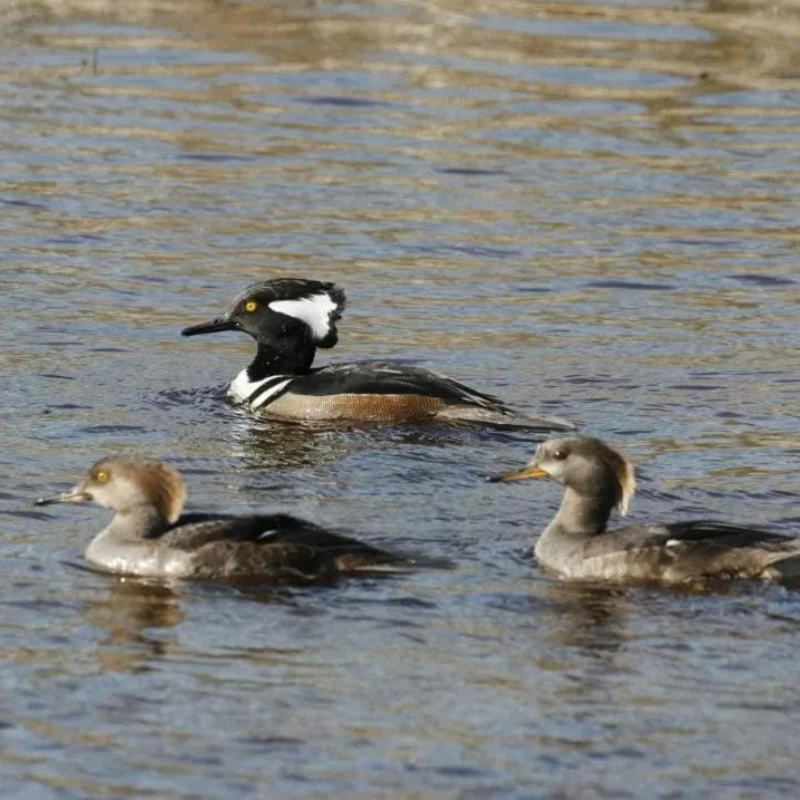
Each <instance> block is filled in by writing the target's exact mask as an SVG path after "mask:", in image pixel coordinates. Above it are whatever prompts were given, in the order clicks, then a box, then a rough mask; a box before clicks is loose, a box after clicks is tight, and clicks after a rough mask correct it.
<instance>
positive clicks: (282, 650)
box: [0, 0, 800, 800]
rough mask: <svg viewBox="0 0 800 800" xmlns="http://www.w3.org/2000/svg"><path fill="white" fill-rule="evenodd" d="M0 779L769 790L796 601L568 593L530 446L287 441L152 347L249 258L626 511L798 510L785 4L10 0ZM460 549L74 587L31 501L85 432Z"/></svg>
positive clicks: (172, 341) (70, 515) (799, 699)
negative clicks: (240, 575)
mask: <svg viewBox="0 0 800 800" xmlns="http://www.w3.org/2000/svg"><path fill="white" fill-rule="evenodd" d="M0 31H2V34H0V205H1V206H2V214H0V237H2V242H3V256H2V266H1V267H0V277H2V282H3V291H2V293H0V311H1V312H2V321H3V328H2V329H3V347H2V350H0V366H1V367H2V371H3V375H4V382H3V391H2V395H0V397H1V398H2V412H3V413H2V427H3V442H4V446H3V448H2V449H1V450H0V463H1V464H2V469H3V474H4V475H5V481H4V482H3V487H2V489H1V490H0V515H2V517H1V518H2V523H3V524H2V528H0V532H1V533H2V536H0V547H2V552H1V553H0V555H1V556H2V558H0V580H1V581H2V585H3V587H4V588H3V591H2V600H0V602H1V603H2V616H1V617H0V646H2V656H3V661H4V666H3V670H2V671H0V687H2V692H0V785H2V787H3V797H15V798H16V797H19V798H37V800H39V799H40V798H44V799H45V800H47V799H48V798H59V800H61V798H94V797H97V798H101V797H103V798H106V797H158V798H169V799H170V800H171V799H172V798H175V799H178V798H180V800H184V799H187V800H188V798H200V797H259V798H268V797H269V798H273V797H281V798H292V797H302V798H329V797H334V796H337V797H344V796H346V797H353V798H376V797H386V798H389V797H391V798H398V797H404V798H423V797H424V798H456V797H457V798H469V799H470V800H473V798H474V799H477V798H496V797H497V798H499V797H502V798H529V797H534V796H535V797H547V798H576V797H580V798H595V797H611V796H613V797H645V796H646V797H665V798H666V797H669V798H675V797H693V798H694V797H705V796H707V797H720V796H726V797H741V798H753V797H759V798H763V797H776V798H777V797H787V796H795V795H797V794H798V793H800V778H798V773H797V763H798V756H800V752H798V751H799V749H800V748H798V744H797V735H796V732H797V726H798V723H800V691H798V688H797V679H796V675H797V670H796V664H797V650H798V646H800V634H798V631H799V630H800V596H798V594H797V593H796V592H794V591H790V590H788V589H785V588H782V587H774V586H761V585H755V586H731V587H730V588H728V589H727V590H725V591H714V592H706V593H691V592H681V591H668V590H663V591H659V590H654V589H630V590H614V591H600V590H594V591H591V590H587V589H581V588H575V587H570V586H565V585H562V584H559V583H557V582H554V581H552V580H550V579H548V578H546V577H545V576H543V575H542V574H540V573H539V572H537V570H536V569H535V567H534V565H533V563H532V560H531V558H530V555H529V548H530V545H531V543H532V541H533V534H534V533H535V532H536V531H538V530H540V529H541V528H542V527H543V526H544V524H546V522H547V520H548V519H549V518H550V516H551V515H552V513H553V511H554V509H555V507H556V504H557V502H558V499H559V491H558V488H557V487H556V486H554V485H546V484H544V485H533V484H529V485H526V484H521V485H509V486H505V485H503V486H498V485H489V484H486V483H484V482H483V477H484V476H485V475H486V474H488V473H492V472H497V471H500V470H503V469H510V468H512V467H516V466H519V465H521V464H522V463H523V461H524V460H526V459H527V458H528V457H529V455H530V453H531V451H532V448H533V442H532V441H531V440H530V438H529V437H528V436H526V435H525V434H523V433H514V432H499V431H487V430H480V429H453V428H441V427H437V426H416V427H407V428H393V429H392V428H390V429H383V430H381V429H376V428H367V429H358V428H357V427H356V428H346V427H345V428H333V429H304V428H302V427H298V426H281V425H276V424H271V423H268V422H264V421H257V420H253V419H252V418H251V417H249V416H248V415H247V414H245V413H243V412H241V411H239V410H236V409H233V408H230V407H228V406H227V405H226V404H225V403H224V400H223V396H222V389H223V387H224V385H225V384H226V383H227V381H228V380H230V379H231V378H232V377H233V376H234V375H235V373H236V372H237V371H238V370H239V369H240V368H241V367H242V366H243V365H244V364H245V363H246V361H247V359H248V357H249V354H250V353H251V352H252V344H251V343H250V342H249V341H245V340H244V338H238V337H237V336H236V335H234V334H229V335H220V336H218V337H208V338H204V339H202V340H201V339H197V340H181V339H180V337H179V331H180V329H181V328H182V327H183V326H185V325H188V324H192V323H195V322H199V321H202V320H204V319H207V318H209V317H211V316H214V315H216V314H218V313H219V312H221V311H222V310H223V309H224V307H225V305H226V304H227V302H228V300H229V298H230V297H231V296H232V295H233V294H235V293H236V292H238V291H239V290H240V289H241V288H242V287H243V286H244V285H246V284H247V283H249V282H251V281H254V280H257V279H262V278H268V277H279V276H292V275H300V276H304V277H313V278H318V279H325V280H335V281H337V282H338V283H340V284H341V285H342V286H344V287H345V288H346V289H347V291H348V296H349V308H348V311H347V313H346V316H345V319H344V320H343V322H342V324H341V325H340V332H341V342H340V344H339V346H338V347H337V348H336V350H335V351H333V352H331V353H323V354H322V357H321V359H320V361H321V362H322V361H324V360H325V359H327V358H328V357H330V358H334V359H340V360H341V359H357V358H400V359H407V360H409V361H410V362H413V363H418V364H420V365H424V366H428V367H432V368H435V369H438V370H441V371H444V372H446V373H448V374H451V375H453V376H456V377H458V378H460V379H462V380H464V381H466V382H469V383H471V384H472V385H474V386H476V387H477V388H481V389H483V390H485V391H491V392H495V393H498V394H500V395H502V396H503V397H504V398H506V399H507V400H509V401H511V402H512V403H513V404H515V405H516V406H518V407H520V408H521V409H523V410H528V411H531V412H536V411H544V412H549V413H557V414H560V415H563V416H566V417H569V418H572V419H576V420H579V421H580V422H581V423H582V424H583V425H584V427H585V429H586V430H588V431H591V432H593V433H596V434H598V435H600V436H602V437H604V438H607V439H609V440H611V441H613V442H615V443H617V444H618V445H619V446H620V447H622V448H623V449H624V451H625V452H626V453H627V454H628V455H629V456H630V457H631V458H633V459H634V460H635V461H636V462H637V464H638V465H639V467H640V469H639V479H640V491H639V494H638V495H637V498H636V499H635V501H634V503H633V508H632V513H631V516H630V518H631V519H633V520H645V519H654V518H678V517H684V518H685V517H691V516H698V515H700V516H704V517H707V516H716V517H720V518H725V519H729V520H735V521H739V522H748V523H753V524H769V525H771V526H773V527H775V528H776V529H777V530H780V531H783V532H785V533H797V522H798V517H799V516H800V515H799V514H798V499H799V498H798V489H797V475H796V471H797V459H798V452H799V451H800V435H798V433H797V418H798V412H797V385H798V380H799V379H798V377H797V376H798V375H800V356H798V353H800V348H799V347H798V345H800V333H799V332H798V331H800V324H799V323H800V313H799V312H798V310H797V309H798V308H800V305H799V301H800V283H798V276H797V269H796V264H797V259H798V250H799V249H800V230H799V229H798V224H797V219H798V201H799V200H800V184H799V183H798V181H797V166H798V160H797V152H798V145H800V134H799V133H798V130H800V129H799V128H798V122H800V81H799V80H798V77H797V76H798V75H800V54H799V52H798V48H797V42H798V37H800V13H799V12H798V10H797V6H796V4H794V3H792V2H789V0H785V2H777V3H771V4H769V5H768V6H766V7H764V6H763V4H760V3H756V2H748V1H747V0H744V1H743V2H736V3H732V2H730V3H728V2H719V1H713V0H708V2H692V3H681V2H677V0H652V1H648V0H639V2H637V3H631V2H622V1H621V0H620V1H618V2H608V3H601V2H591V0H586V2H574V3H572V2H570V3H560V4H547V3H540V2H529V3H519V2H511V0H508V1H504V2H494V3H488V2H478V1H476V2H471V3H463V2H461V3H455V2H447V0H438V1H437V0H434V2H431V3H424V4H421V3H420V4H412V3H391V2H366V1H365V2H352V3H302V4H297V3H283V2H274V3H259V2H244V1H241V2H230V3H219V2H213V1H212V0H171V1H170V2H167V1H166V0H165V1H164V2H140V3H135V4H123V5H120V4H117V3H110V2H109V3H107V2H105V0H93V1H92V0H43V1H42V0H40V1H39V2H30V3H29V2H27V1H26V0H5V3H4V4H3V6H2V8H1V9H0ZM129 452H136V453H143V454H147V455H149V456H153V457H158V458H164V459H168V460H170V461H171V462H172V463H174V464H176V465H177V466H178V467H179V468H180V469H181V470H182V471H183V472H184V473H185V475H186V479H187V482H188V484H189V488H190V507H191V509H193V510H210V509H223V508H224V509H226V510H229V511H239V512H247V511H253V510H257V509H259V510H261V509H284V510H287V509H291V510H293V511H294V512H295V513H297V514H299V515H303V516H306V517H308V518H311V519H314V520H316V521H318V522H321V523H324V524H328V525H330V526H334V527H340V528H341V529H343V530H346V531H351V532H355V533H357V534H359V535H360V536H362V537H363V538H365V539H368V540H369V541H371V542H376V543H378V544H379V545H382V546H388V547H391V546H395V547H401V548H404V549H411V550H422V551H424V552H426V553H429V554H430V555H433V556H442V557H445V558H449V559H451V560H452V561H453V562H455V564H456V568H455V569H453V570H449V571H424V572H420V573H418V574H415V575H411V576H405V577H400V578H394V579H390V580H368V581H352V582H348V583H344V584H342V585H340V586H337V587H334V588H321V589H320V588H316V589H301V590H296V591H281V592H275V591H269V590H268V589H264V590H261V591H257V592H254V591H251V592H242V591H238V590H235V589H230V588H224V587H223V588H219V587H209V586H199V585H198V586H195V585H191V586H182V587H179V588H175V589H166V588H160V587H157V586H152V585H145V584H141V583H137V582H135V581H118V580H114V579H110V578H107V577H104V576H102V575H97V574H94V573H91V572H87V571H85V570H83V569H81V568H80V567H81V565H82V551H83V549H84V547H85V546H86V544H87V542H88V540H89V539H90V537H91V535H92V533H93V532H95V531H97V530H98V529H99V528H100V527H101V525H102V524H103V520H104V519H105V514H104V512H103V511H101V510H99V509H96V508H85V509H84V508H58V509H56V510H55V511H53V512H52V513H51V512H50V510H49V509H48V513H43V511H41V510H39V509H34V508H33V507H32V506H31V502H32V500H33V499H34V498H35V497H37V496H40V495H41V494H43V493H50V492H52V491H54V490H56V489H59V488H63V487H66V486H67V485H68V484H71V483H72V482H73V481H74V480H75V479H76V478H77V477H78V476H79V475H80V474H81V473H82V471H83V470H84V469H85V467H86V466H87V465H88V464H90V463H92V462H93V461H94V460H95V459H97V458H98V457H100V456H101V455H106V454H112V453H129Z"/></svg>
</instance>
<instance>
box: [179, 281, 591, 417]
mask: <svg viewBox="0 0 800 800" xmlns="http://www.w3.org/2000/svg"><path fill="white" fill-rule="evenodd" d="M344 307H345V296H344V291H343V290H342V289H340V288H339V287H337V286H336V285H334V284H333V283H321V282H320V281H310V280H301V279H294V278H281V279H277V280H270V281H262V282H259V283H254V284H251V285H250V286H248V287H247V288H246V289H245V290H244V291H243V292H241V293H240V294H238V295H237V296H236V297H235V298H234V299H233V301H232V302H231V303H230V305H229V306H228V310H227V311H226V313H225V315H224V316H222V317H219V318H218V319H214V320H211V321H210V322H204V323H202V324H200V325H194V326H192V327H189V328H185V329H184V330H183V332H182V334H183V336H197V335H199V334H203V333H215V332H217V331H231V330H236V331H243V332H244V333H247V334H249V335H250V336H252V337H253V338H254V339H255V340H256V342H257V344H258V350H257V352H256V357H255V359H254V360H253V363H252V364H250V366H249V367H246V368H245V369H243V370H242V371H241V372H240V373H239V374H238V375H237V376H236V379H235V380H234V381H233V383H231V385H230V387H229V388H228V397H229V398H231V399H232V400H233V401H234V402H236V403H243V404H246V405H247V406H248V407H249V408H250V409H251V410H252V411H259V412H265V413H266V414H268V415H270V416H273V417H277V418H281V419H287V420H365V421H369V420H372V421H383V422H394V421H397V422H403V421H410V420H422V419H432V418H436V419H445V420H462V421H470V422H486V423H490V424H498V425H519V426H524V427H532V428H543V429H546V430H571V429H574V428H575V426H574V425H573V424H571V423H569V422H567V421H565V420H562V419H559V418H557V417H527V416H524V415H522V414H517V413H515V412H514V411H512V410H511V409H510V408H509V407H508V406H506V405H505V404H504V403H503V402H502V401H501V400H499V399H498V398H496V397H492V396H491V395H488V394H483V393H482V392H478V391H476V390H475V389H471V388H469V387H468V386H465V385H464V384H461V383H458V382H457V381H454V380H451V379H450V378H447V377H445V376H443V375H438V374H437V373H435V372H430V371H429V370H426V369H420V368H417V367H406V366H400V365H398V364H392V363H386V362H362V363H355V364H331V365H328V366H326V367H322V368H316V369H312V368H311V365H312V363H313V361H314V355H315V354H316V350H317V348H318V347H326V348H327V347H333V346H334V345H335V344H336V342H337V341H338V333H337V330H336V322H337V320H339V319H341V317H342V311H343V310H344Z"/></svg>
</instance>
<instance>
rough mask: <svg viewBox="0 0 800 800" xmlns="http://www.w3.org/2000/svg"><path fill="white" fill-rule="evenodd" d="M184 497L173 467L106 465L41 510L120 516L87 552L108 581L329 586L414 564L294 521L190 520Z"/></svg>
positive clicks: (135, 462)
mask: <svg viewBox="0 0 800 800" xmlns="http://www.w3.org/2000/svg"><path fill="white" fill-rule="evenodd" d="M185 501H186V488H185V486H184V483H183V480H182V478H181V476H180V473H179V472H178V471H177V470H176V469H175V468H174V467H172V466H170V465H168V464H165V463H163V462H160V461H153V460H149V459H138V458H134V459H129V458H103V459H101V460H99V461H97V462H96V463H95V464H93V465H92V467H91V468H90V469H89V470H88V471H87V473H86V474H85V476H84V477H83V479H82V480H81V481H80V482H79V483H78V484H77V485H76V486H75V487H74V488H72V489H71V490H69V491H67V492H64V493H63V494H58V495H55V496H52V497H43V498H41V499H39V500H37V501H36V505H40V506H45V505H51V504H53V503H89V502H93V503H96V504H97V505H99V506H102V507H104V508H110V509H112V510H113V511H114V512H115V514H114V517H113V519H112V520H111V522H110V524H109V525H108V526H107V527H106V528H104V529H103V530H102V531H101V532H100V533H99V534H97V536H95V537H94V539H93V540H92V541H91V543H90V544H89V546H88V548H87V549H86V559H87V561H88V562H89V564H90V565H91V566H92V567H94V568H96V569H98V570H100V571H103V572H109V573H116V574H118V575H131V576H138V577H142V578H159V579H180V580H185V579H194V580H204V581H240V580H256V581H259V582H268V583H270V584H289V583H314V582H331V581H335V580H336V579H337V578H339V577H341V576H346V575H352V574H356V573H371V574H376V573H381V572H392V571H404V570H408V569H410V568H412V567H413V566H414V563H413V560H412V559H409V558H404V557H400V556H397V555H394V554H391V553H388V552H385V551H384V550H381V549H378V548H376V547H372V546H371V545H368V544H365V543H363V542H360V541H358V540H357V539H352V538H350V537H348V536H343V535H340V534H338V533H333V532H330V531H328V530H326V529H324V528H322V527H320V526H319V525H316V524H315V523H313V522H308V521H306V520H303V519H298V518H297V517H294V516H292V515H290V514H256V515H248V516H235V515H230V514H197V513H194V514H184V513H183V507H184V503H185Z"/></svg>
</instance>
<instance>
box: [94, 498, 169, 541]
mask: <svg viewBox="0 0 800 800" xmlns="http://www.w3.org/2000/svg"><path fill="white" fill-rule="evenodd" d="M168 526H169V523H168V522H167V521H166V520H165V519H164V517H163V516H162V515H161V514H160V513H159V512H158V510H157V509H156V508H155V507H153V506H151V505H149V504H145V503H142V504H140V505H135V506H131V507H130V508H126V509H125V510H124V511H117V513H116V514H115V515H114V519H112V520H111V524H110V525H109V526H108V527H107V528H106V529H105V531H104V533H105V534H106V535H107V536H106V538H107V539H114V540H117V541H120V542H122V541H126V542H131V541H146V540H148V539H155V538H157V537H158V536H159V535H160V534H161V533H163V532H164V531H165V530H166V529H167V527H168Z"/></svg>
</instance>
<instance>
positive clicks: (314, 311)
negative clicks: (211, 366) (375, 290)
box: [181, 278, 345, 347]
mask: <svg viewBox="0 0 800 800" xmlns="http://www.w3.org/2000/svg"><path fill="white" fill-rule="evenodd" d="M344 307H345V295H344V290H343V289H340V288H339V287H338V286H336V284H333V283H322V282H321V281H308V280H302V279H300V278H278V279H276V280H271V281H260V282H258V283H253V284H251V285H250V286H248V287H247V288H246V289H245V290H244V291H242V292H240V293H239V294H238V295H236V297H234V298H233V300H232V301H231V303H230V305H229V306H228V310H227V311H226V312H225V314H224V315H223V316H221V317H217V318H216V319H213V320H210V321H209V322H202V323H200V324H199V325H192V326H191V327H189V328H184V329H183V331H182V332H181V334H182V335H183V336H199V335H200V334H203V333H216V332H217V331H243V332H244V333H248V334H250V336H252V337H253V338H254V339H256V340H257V341H258V340H264V341H272V340H275V339H283V338H287V337H288V338H292V337H301V338H304V339H308V340H309V341H310V342H311V343H312V344H313V345H314V346H315V347H333V346H334V345H335V344H336V342H337V341H338V338H339V335H338V332H337V330H336V322H337V320H339V319H341V318H342V311H344Z"/></svg>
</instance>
